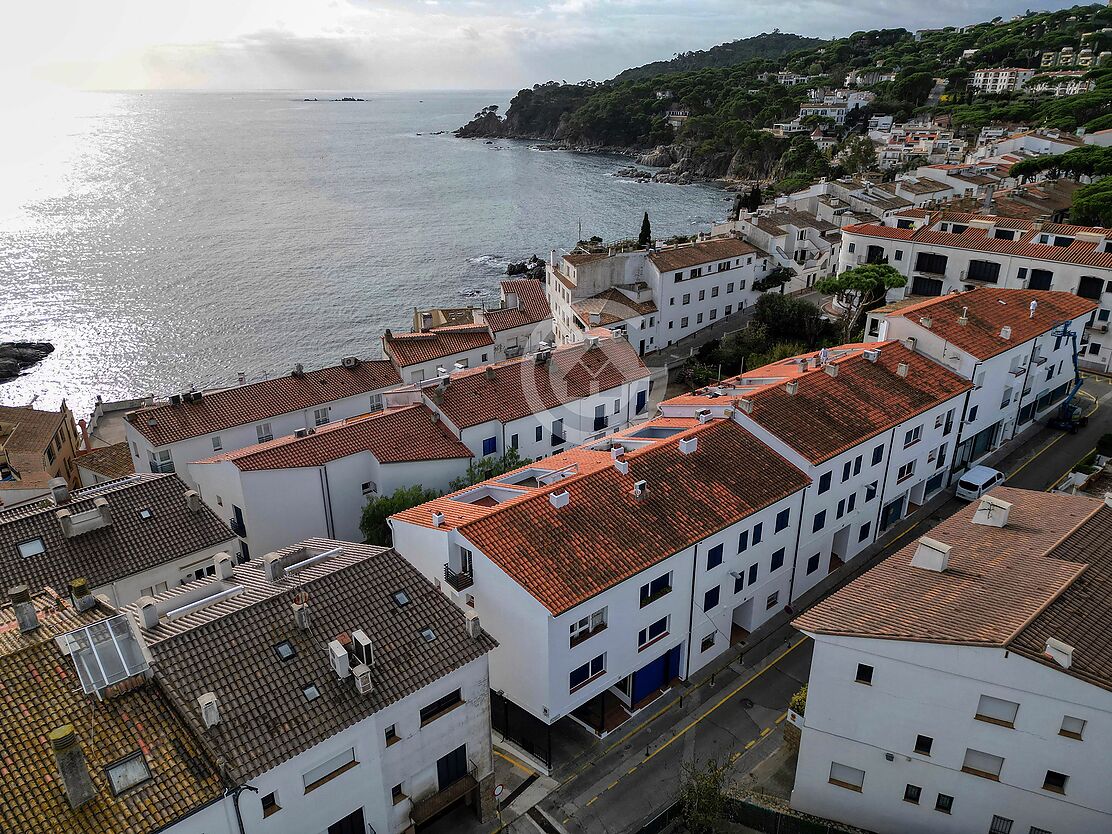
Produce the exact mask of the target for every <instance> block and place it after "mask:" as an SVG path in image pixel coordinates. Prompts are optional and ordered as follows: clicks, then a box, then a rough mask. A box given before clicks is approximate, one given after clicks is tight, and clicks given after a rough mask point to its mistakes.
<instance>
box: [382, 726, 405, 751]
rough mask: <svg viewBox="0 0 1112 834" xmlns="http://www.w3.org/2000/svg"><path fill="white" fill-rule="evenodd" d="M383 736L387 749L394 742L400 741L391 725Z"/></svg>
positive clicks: (396, 731) (396, 729) (395, 728)
mask: <svg viewBox="0 0 1112 834" xmlns="http://www.w3.org/2000/svg"><path fill="white" fill-rule="evenodd" d="M384 735H385V737H386V746H387V747H389V746H390V745H391V744H394V743H395V742H398V741H401V738H400V737H399V736H398V728H397V727H396V726H395V725H393V724H391V725H390V726H389V727H387V728H386V731H385V733H384Z"/></svg>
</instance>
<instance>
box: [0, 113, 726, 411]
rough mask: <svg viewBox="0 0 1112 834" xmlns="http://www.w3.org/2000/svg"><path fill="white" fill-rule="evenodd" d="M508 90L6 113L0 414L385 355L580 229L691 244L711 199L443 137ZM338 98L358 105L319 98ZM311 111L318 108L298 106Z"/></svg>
mask: <svg viewBox="0 0 1112 834" xmlns="http://www.w3.org/2000/svg"><path fill="white" fill-rule="evenodd" d="M511 95H512V93H511V92H510V91H500V92H491V91H475V92H416V93H414V92H405V93H361V92H351V91H345V92H342V93H341V92H325V91H311V92H303V91H299V92H261V93H260V92H251V93H190V92H159V93H150V92H143V93H132V92H128V93H68V94H64V95H62V94H59V95H53V96H41V97H40V96H27V97H24V98H19V97H13V98H11V99H9V100H7V101H5V102H4V103H3V104H0V112H2V111H7V114H6V115H7V118H4V119H3V121H4V123H5V124H6V125H8V128H6V129H5V131H4V135H3V136H0V341H10V340H27V341H47V342H51V343H53V344H54V345H55V348H56V349H55V352H54V353H53V354H52V355H51V356H50V357H49V358H48V359H46V360H45V361H44V362H42V363H41V364H40V365H38V366H36V367H35V368H33V369H32V370H30V371H29V372H27V373H25V374H24V375H23V376H21V377H19V378H18V379H16V380H14V381H12V382H9V383H6V384H3V385H0V403H4V404H9V405H10V404H28V403H34V404H36V405H38V406H40V407H51V408H53V407H57V405H58V404H59V402H60V401H61V400H62V399H63V398H65V399H66V400H67V402H68V403H69V405H70V407H71V408H72V409H73V410H74V413H75V414H76V415H77V416H83V415H85V414H88V413H89V411H90V409H91V408H92V406H93V403H94V400H95V398H96V397H97V396H98V395H99V396H101V397H103V398H104V399H105V400H115V399H123V398H130V397H138V396H148V395H150V394H155V395H159V396H161V395H165V394H169V393H174V392H178V391H182V390H185V389H188V388H189V387H191V386H195V387H197V388H204V387H211V386H216V385H225V384H234V383H235V382H236V381H237V380H238V379H239V378H240V375H241V374H242V375H243V377H244V378H245V379H247V380H248V381H254V380H259V379H264V378H267V377H268V376H273V375H281V374H283V373H287V372H288V371H289V369H290V368H291V367H292V366H293V365H294V364H295V363H301V364H303V365H304V366H305V367H306V368H314V367H320V366H324V365H330V364H335V363H338V362H339V360H340V359H341V358H342V357H344V356H348V355H357V356H361V357H366V358H373V357H378V356H381V355H382V353H381V350H382V348H381V341H380V339H381V335H382V333H383V331H384V330H385V329H386V328H393V329H395V330H398V329H403V330H404V329H409V328H410V326H411V324H412V316H413V310H414V308H417V307H429V306H435V305H439V306H458V305H466V304H484V303H485V304H493V303H496V301H497V298H498V284H499V281H500V280H501V279H503V278H504V277H505V270H506V265H507V264H508V263H510V262H511V261H520V260H523V259H524V258H526V257H528V256H530V255H534V254H536V255H539V256H540V257H542V258H545V257H547V256H548V252H549V250H551V249H557V250H562V249H566V248H567V247H570V246H572V245H574V244H575V242H576V241H577V240H579V239H580V237H581V236H582V237H584V238H586V237H590V236H592V235H598V236H600V237H602V238H604V239H607V240H611V239H615V238H623V237H633V236H636V234H637V232H638V230H639V229H640V224H641V218H642V214H643V212H645V211H647V212H648V213H649V217H650V220H651V223H652V229H653V234H654V236H655V237H658V238H660V237H665V236H669V235H673V234H691V233H694V232H696V231H699V230H700V229H702V228H705V227H706V225H707V224H708V223H710V222H712V221H713V220H716V219H720V218H722V217H724V216H725V215H726V213H727V210H728V208H729V205H730V200H729V197H728V195H726V194H725V193H724V192H723V191H722V190H720V189H718V188H716V187H714V186H710V185H690V186H677V185H662V184H655V183H640V182H634V181H631V180H628V179H622V178H618V177H615V176H614V173H615V171H617V170H618V169H619V168H621V167H623V166H625V165H628V164H629V163H630V160H629V159H626V158H622V157H613V156H605V155H597V154H582V153H573V152H568V151H560V150H550V149H544V148H542V147H539V146H538V145H537V144H536V143H532V142H523V141H503V140H499V141H495V142H487V141H484V140H464V139H456V138H455V137H453V136H451V135H450V133H449V132H450V131H451V130H453V129H454V128H456V127H458V126H459V125H461V124H464V123H465V122H467V121H468V120H469V119H470V118H471V117H472V116H473V115H474V114H475V113H476V112H477V111H478V110H479V109H481V108H482V107H483V106H485V105H488V104H498V105H500V106H501V107H502V109H503V111H504V110H505V108H506V105H507V103H508V101H509V99H510V97H511ZM344 96H349V97H357V98H363V99H365V100H364V101H332V100H329V99H337V98H341V97H344ZM309 98H317V99H319V100H318V101H307V100H306V99H309Z"/></svg>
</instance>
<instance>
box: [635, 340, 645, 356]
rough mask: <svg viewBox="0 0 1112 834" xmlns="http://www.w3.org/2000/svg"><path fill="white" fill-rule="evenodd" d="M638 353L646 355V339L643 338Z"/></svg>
mask: <svg viewBox="0 0 1112 834" xmlns="http://www.w3.org/2000/svg"><path fill="white" fill-rule="evenodd" d="M637 353H638V354H639V355H641V356H644V355H645V340H644V339H642V340H641V347H639V348H638V349H637Z"/></svg>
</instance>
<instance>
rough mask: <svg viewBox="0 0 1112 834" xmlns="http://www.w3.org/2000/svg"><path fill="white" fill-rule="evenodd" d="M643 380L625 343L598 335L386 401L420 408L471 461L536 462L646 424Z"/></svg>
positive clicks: (638, 360) (407, 391)
mask: <svg viewBox="0 0 1112 834" xmlns="http://www.w3.org/2000/svg"><path fill="white" fill-rule="evenodd" d="M649 376H650V372H649V369H648V368H646V367H645V364H644V363H643V362H642V361H641V358H640V357H639V356H638V355H637V352H636V351H635V350H634V349H633V347H632V346H631V345H630V344H629V342H627V341H626V340H625V339H624V338H623V337H621V336H615V335H610V334H609V333H607V331H605V330H603V331H601V335H599V336H588V337H587V338H586V341H584V342H577V343H575V344H568V345H562V346H559V347H556V348H555V349H552V348H547V349H545V350H542V351H539V352H537V353H534V354H529V355H526V356H524V357H522V358H520V359H511V360H508V361H506V362H499V363H496V364H492V365H487V366H485V367H483V368H475V369H471V370H466V371H456V372H453V373H451V374H447V375H445V376H443V377H440V378H437V379H432V380H426V381H425V382H423V383H418V384H416V385H414V386H411V387H410V388H408V389H402V390H400V391H397V392H394V393H391V394H390V395H389V396H388V397H387V402H388V403H389V404H391V405H401V404H405V403H414V402H418V403H423V404H424V405H425V406H427V407H428V408H429V409H431V410H432V411H435V412H436V413H437V414H438V415H439V416H440V418H441V421H442V426H443V427H444V428H445V429H446V430H447V431H449V432H451V433H452V434H453V435H454V436H455V437H457V438H459V440H460V442H462V444H463V445H464V447H466V448H467V449H470V451H471V453H472V454H474V455H475V457H487V456H490V455H501V454H504V453H506V452H507V451H509V450H511V449H514V450H516V451H517V453H518V454H519V455H520V456H521V457H522V458H526V459H530V460H536V459H539V458H544V457H548V456H550V455H552V454H556V453H558V452H562V451H564V450H565V449H567V448H570V447H573V446H578V445H579V444H581V443H585V442H587V441H589V440H595V439H598V438H600V437H602V436H604V435H607V434H611V433H613V432H614V431H617V430H619V429H623V428H625V427H626V426H627V425H629V424H630V422H632V421H634V420H637V419H638V418H640V419H645V417H646V416H647V413H648V406H649V386H650V384H651V383H650V379H649ZM445 486H446V485H445Z"/></svg>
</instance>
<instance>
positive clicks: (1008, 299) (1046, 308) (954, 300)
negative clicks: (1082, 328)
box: [890, 287, 1099, 359]
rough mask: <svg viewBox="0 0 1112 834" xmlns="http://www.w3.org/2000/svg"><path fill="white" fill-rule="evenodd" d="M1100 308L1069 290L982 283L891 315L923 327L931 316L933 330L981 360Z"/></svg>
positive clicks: (904, 308)
mask: <svg viewBox="0 0 1112 834" xmlns="http://www.w3.org/2000/svg"><path fill="white" fill-rule="evenodd" d="M1032 301H1034V302H1037V305H1036V307H1035V313H1034V315H1032V314H1031V302H1032ZM1098 306H1099V305H1097V304H1096V303H1095V302H1093V301H1090V300H1089V299H1087V298H1081V297H1080V296H1076V295H1074V294H1073V293H1068V292H1051V291H1043V290H1006V289H998V288H996V287H978V288H977V289H974V290H970V291H969V292H963V293H952V294H950V295H944V296H941V297H939V298H931V299H928V300H926V301H919V302H918V303H916V304H911V305H908V306H905V307H902V308H900V309H898V310H896V311H894V312H892V313H891V314H890V315H891V317H901V318H906V319H908V320H910V321H914V322H916V323H919V324H920V326H922V327H926V325H923V324H922V323H921V319H923V318H929V319H930V327H929V328H927V329H929V330H930V331H931V333H934V334H935V335H936V336H938V338H940V339H943V340H944V341H946V342H949V343H950V344H952V345H954V346H955V347H957V348H958V349H959V350H964V351H965V352H966V353H968V354H970V355H972V356H974V357H976V358H977V359H988V358H990V357H993V356H996V355H997V354H1000V353H1003V352H1004V351H1006V350H1009V349H1010V348H1013V347H1015V346H1016V345H1020V344H1023V343H1024V342H1026V341H1028V340H1029V339H1033V338H1035V337H1036V336H1039V335H1041V334H1043V333H1048V332H1050V331H1051V330H1053V329H1054V327H1055V325H1057V324H1059V323H1061V322H1063V321H1072V320H1073V319H1076V318H1078V317H1080V316H1083V315H1085V314H1086V313H1091V312H1092V311H1093V310H1095V309H1096V308H1097V307H1098ZM962 310H965V311H966V315H967V317H968V323H967V324H961V323H960V322H959V319H960V318H961V315H962ZM1004 327H1010V328H1011V336H1010V337H1009V338H1007V339H1005V338H1003V337H1002V336H1001V335H1000V333H1001V330H1002V329H1003V328H1004Z"/></svg>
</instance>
